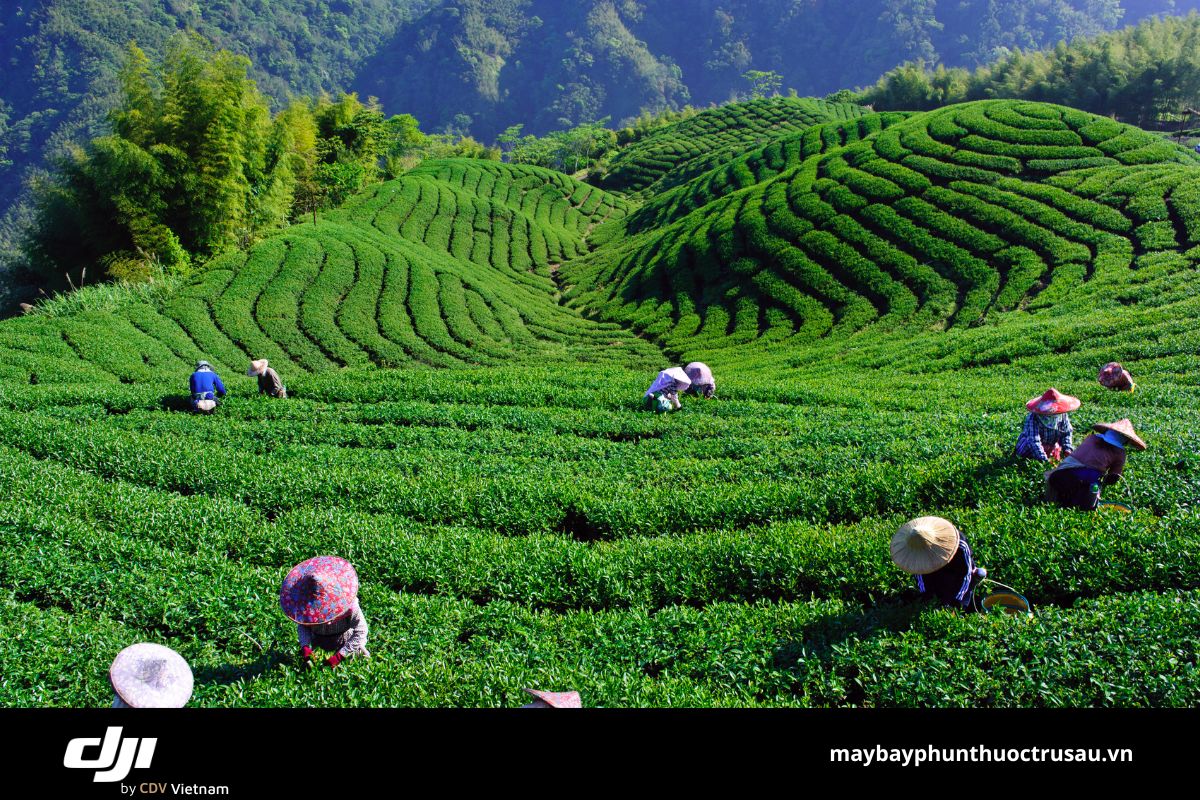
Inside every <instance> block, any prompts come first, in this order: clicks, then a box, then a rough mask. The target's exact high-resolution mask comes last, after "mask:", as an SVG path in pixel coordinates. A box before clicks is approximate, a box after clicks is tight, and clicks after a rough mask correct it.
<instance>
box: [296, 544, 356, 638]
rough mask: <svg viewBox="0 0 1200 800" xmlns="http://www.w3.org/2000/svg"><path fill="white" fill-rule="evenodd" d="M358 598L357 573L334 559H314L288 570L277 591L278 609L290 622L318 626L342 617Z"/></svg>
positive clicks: (343, 560)
mask: <svg viewBox="0 0 1200 800" xmlns="http://www.w3.org/2000/svg"><path fill="white" fill-rule="evenodd" d="M357 597H358V573H356V572H355V571H354V566H353V565H352V564H351V563H350V562H349V561H347V560H346V559H344V558H338V557H337V556H317V557H316V558H310V559H309V560H308V561H303V562H301V563H299V564H297V565H296V566H294V567H292V571H291V572H289V573H288V574H287V577H286V578H284V579H283V586H281V587H280V589H279V605H280V607H281V608H282V609H283V613H284V614H286V615H287V618H288V619H290V620H291V621H292V622H297V623H299V624H301V625H322V624H324V623H326V622H332V621H333V620H335V619H337V618H338V617H340V616H342V614H345V613H346V612H347V611H349V610H350V609H351V607H353V605H354V601H355V599H356V598H357Z"/></svg>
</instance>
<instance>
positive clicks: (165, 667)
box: [108, 642, 193, 708]
mask: <svg viewBox="0 0 1200 800" xmlns="http://www.w3.org/2000/svg"><path fill="white" fill-rule="evenodd" d="M108 678H109V680H110V681H112V687H113V691H114V692H116V693H117V697H119V698H120V699H121V702H123V703H125V704H126V705H128V706H131V707H133V708H183V707H184V706H185V705H187V701H188V700H189V699H190V698H191V696H192V683H193V680H192V669H191V667H189V666H188V664H187V662H186V661H184V660H183V656H181V655H179V653H176V652H175V651H174V650H172V649H171V648H169V647H164V646H162V645H161V644H151V643H149V642H142V643H140V644H134V645H130V646H129V647H126V648H125V649H124V650H122V651H121V652H119V653H117V657H116V658H115V659H113V663H112V666H111V667H109V669H108Z"/></svg>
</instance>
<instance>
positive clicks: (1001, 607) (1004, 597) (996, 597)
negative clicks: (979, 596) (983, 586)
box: [979, 592, 1033, 617]
mask: <svg viewBox="0 0 1200 800" xmlns="http://www.w3.org/2000/svg"><path fill="white" fill-rule="evenodd" d="M979 604H980V605H981V606H983V610H984V612H986V613H988V614H991V613H993V612H1000V613H1003V614H1008V615H1009V616H1012V617H1016V616H1020V615H1022V614H1025V615H1027V616H1030V617H1032V616H1033V608H1032V607H1031V606H1030V605H1029V601H1028V600H1026V599H1025V598H1024V597H1022V596H1021V595H1019V594H1017V593H1016V592H995V593H993V594H989V595H988V596H987V597H984V598H983V600H981V601H980V603H979Z"/></svg>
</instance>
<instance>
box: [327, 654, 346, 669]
mask: <svg viewBox="0 0 1200 800" xmlns="http://www.w3.org/2000/svg"><path fill="white" fill-rule="evenodd" d="M325 663H326V664H328V665H329V666H330V667H336V666H337V665H338V664H340V663H342V654H341V653H334V654H333V655H331V656H330V657H329V658H327V659H325Z"/></svg>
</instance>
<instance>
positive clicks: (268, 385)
mask: <svg viewBox="0 0 1200 800" xmlns="http://www.w3.org/2000/svg"><path fill="white" fill-rule="evenodd" d="M258 392H259V394H269V395H271V397H279V395H281V394H283V381H281V380H279V373H278V372H276V371H275V370H273V369H271V368H270V367H267V368H266V369H265V370H264V371H263V374H262V375H259V376H258Z"/></svg>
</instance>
